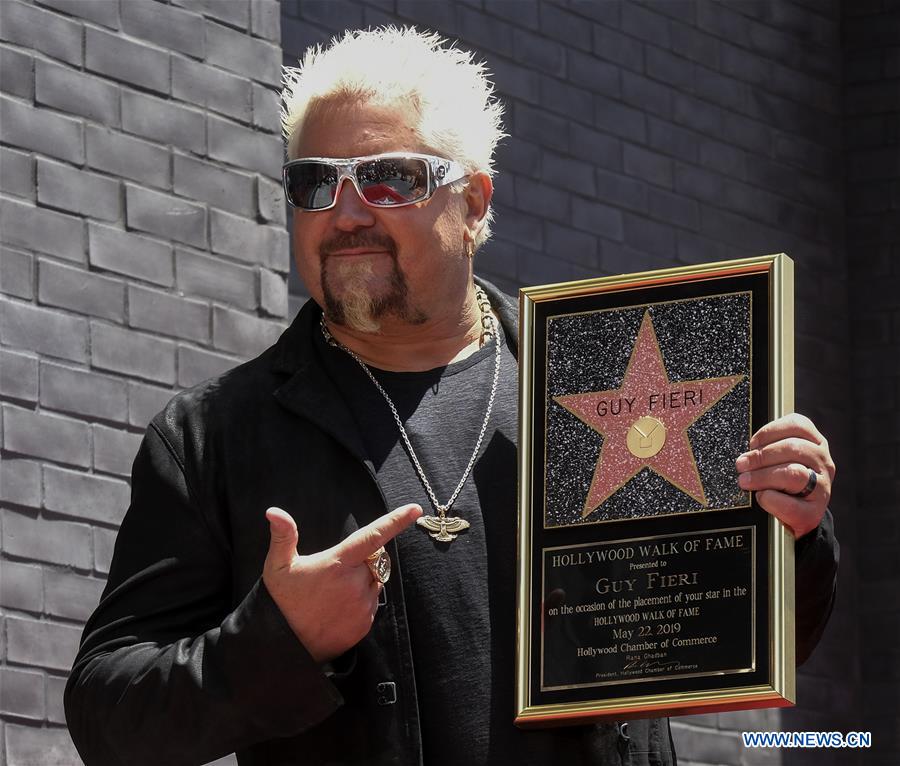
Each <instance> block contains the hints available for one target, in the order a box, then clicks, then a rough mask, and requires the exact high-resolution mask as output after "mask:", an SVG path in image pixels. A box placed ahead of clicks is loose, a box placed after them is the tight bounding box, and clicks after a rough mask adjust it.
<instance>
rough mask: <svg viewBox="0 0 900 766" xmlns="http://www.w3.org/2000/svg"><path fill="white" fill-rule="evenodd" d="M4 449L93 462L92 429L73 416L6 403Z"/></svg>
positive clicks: (79, 462)
mask: <svg viewBox="0 0 900 766" xmlns="http://www.w3.org/2000/svg"><path fill="white" fill-rule="evenodd" d="M3 430H4V434H3V448H4V449H6V450H8V451H10V452H17V453H19V454H22V455H30V456H33V457H40V458H45V459H47V460H55V461H57V462H60V463H69V464H72V465H81V466H85V467H87V466H88V465H90V431H89V429H88V426H87V424H85V423H80V422H79V421H77V420H72V419H71V418H64V417H59V416H57V415H46V414H43V413H37V412H32V411H31V410H25V409H21V408H19V407H10V406H8V405H4V406H3Z"/></svg>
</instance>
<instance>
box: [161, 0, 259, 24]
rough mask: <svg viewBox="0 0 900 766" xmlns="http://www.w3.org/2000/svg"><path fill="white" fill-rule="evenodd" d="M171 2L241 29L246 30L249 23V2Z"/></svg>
mask: <svg viewBox="0 0 900 766" xmlns="http://www.w3.org/2000/svg"><path fill="white" fill-rule="evenodd" d="M173 2H174V4H175V5H180V6H181V7H182V8H186V9H187V10H189V11H195V12H196V13H202V14H203V15H204V16H210V17H211V18H214V19H220V20H221V21H224V22H226V23H228V24H231V25H232V26H235V27H240V28H241V29H246V28H247V26H248V25H249V23H250V0H229V1H228V2H227V3H223V2H222V0H173Z"/></svg>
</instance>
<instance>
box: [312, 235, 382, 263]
mask: <svg viewBox="0 0 900 766" xmlns="http://www.w3.org/2000/svg"><path fill="white" fill-rule="evenodd" d="M356 247H370V248H372V249H374V250H387V251H388V252H389V253H390V254H391V255H394V256H396V254H397V244H396V243H395V242H394V240H393V239H391V238H390V237H389V236H387V235H386V234H377V233H376V232H368V231H367V232H349V231H343V232H340V233H338V234H335V235H334V236H333V237H331V238H330V239H326V240H325V241H324V242H322V244H321V245H320V246H319V256H320V257H321V258H323V259H324V258H325V257H327V256H329V255H331V254H332V253H336V252H337V251H338V250H350V249H351V248H356Z"/></svg>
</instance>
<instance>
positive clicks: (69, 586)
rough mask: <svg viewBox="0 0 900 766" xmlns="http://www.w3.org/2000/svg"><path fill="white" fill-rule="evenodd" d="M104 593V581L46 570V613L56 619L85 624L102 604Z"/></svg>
mask: <svg viewBox="0 0 900 766" xmlns="http://www.w3.org/2000/svg"><path fill="white" fill-rule="evenodd" d="M102 591H103V581H102V580H97V579H95V578H93V577H85V576H84V575H79V574H74V573H72V572H65V571H61V570H58V569H50V568H46V569H44V593H45V604H46V606H45V611H46V612H47V614H49V615H53V616H54V617H65V618H68V619H71V620H79V621H81V622H85V621H86V620H87V618H88V617H90V616H91V613H92V612H93V611H94V609H96V607H97V604H98V603H99V602H100V593H101V592H102Z"/></svg>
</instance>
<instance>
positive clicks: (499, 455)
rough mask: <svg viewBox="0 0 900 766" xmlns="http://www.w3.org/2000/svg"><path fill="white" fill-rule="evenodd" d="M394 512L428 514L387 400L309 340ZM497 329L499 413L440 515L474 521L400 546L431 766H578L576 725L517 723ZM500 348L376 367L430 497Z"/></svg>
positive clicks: (506, 448)
mask: <svg viewBox="0 0 900 766" xmlns="http://www.w3.org/2000/svg"><path fill="white" fill-rule="evenodd" d="M316 335H317V339H316V348H317V351H318V352H319V354H320V355H321V358H322V362H323V364H324V365H325V368H326V370H327V371H328V373H329V375H330V377H331V378H332V380H333V381H334V383H335V385H336V387H337V388H338V390H339V391H340V392H341V393H342V394H343V396H344V398H345V399H346V401H347V403H348V405H349V407H350V410H351V412H352V413H353V415H354V417H355V419H356V421H357V423H358V425H359V428H360V432H361V434H362V439H363V444H364V445H365V448H366V450H367V453H368V456H369V458H370V459H371V460H372V462H373V464H374V466H375V470H376V477H377V480H378V483H379V485H380V486H381V489H382V491H383V492H384V495H385V498H386V499H387V503H388V506H389V507H390V508H396V507H397V506H400V505H403V504H405V503H410V502H417V503H419V504H420V505H421V506H422V508H423V510H424V511H425V513H426V514H433V515H436V514H437V511H436V509H435V508H434V507H433V505H432V503H431V501H430V500H429V498H428V495H427V493H426V491H425V489H424V487H423V485H422V482H421V480H420V479H419V476H418V474H417V473H416V470H415V467H414V466H413V464H412V461H411V460H410V458H409V455H408V454H407V451H406V448H405V446H404V444H403V441H402V439H401V437H400V433H399V429H398V428H397V425H396V423H395V422H394V418H393V416H392V414H391V412H390V409H389V407H388V405H387V403H386V402H385V400H384V397H383V396H382V395H381V394H380V393H379V391H378V390H377V389H376V388H375V386H374V385H373V384H372V381H371V380H369V378H368V377H367V376H366V374H365V372H363V370H362V369H361V368H360V366H359V365H358V364H357V362H356V361H354V360H353V359H352V358H351V357H350V356H349V355H348V354H347V353H346V352H344V351H343V350H341V349H338V348H335V347H333V346H329V345H327V344H326V342H325V341H324V339H323V338H322V337H321V334H320V333H318V332H317V333H316ZM502 336H503V334H502V333H501V356H500V377H499V383H498V386H497V393H496V398H495V401H494V408H493V411H492V413H491V418H490V421H489V422H488V426H487V430H486V432H485V437H484V441H483V442H482V445H481V448H480V450H479V454H478V457H477V459H476V462H475V465H474V467H473V469H472V473H471V475H470V476H469V478H468V480H467V481H466V483H465V485H464V486H463V488H462V490H461V491H460V493H459V496H458V497H457V499H456V501H455V502H454V504H453V507H452V508H451V509H450V510H449V511H448V514H447V515H448V516H459V517H462V518H464V519H465V520H466V521H468V522H469V524H470V527H469V529H468V530H466V531H464V532H461V533H460V534H459V536H458V537H457V538H456V539H455V540H454V541H453V542H451V543H441V542H437V541H435V540H433V539H432V538H431V537H430V536H429V535H428V533H427V532H426V531H425V530H424V529H422V528H421V527H418V526H413V527H411V528H410V529H407V530H406V531H404V532H403V533H402V534H401V535H399V537H398V538H397V546H398V555H399V558H400V569H401V572H402V577H403V589H404V596H405V599H406V612H407V615H408V622H409V630H410V638H411V642H412V653H413V663H414V667H415V676H416V679H415V680H416V690H417V693H418V701H419V712H420V717H421V727H422V742H423V749H424V762H425V763H426V764H427V766H441V765H443V764H446V765H447V766H458V764H461V763H465V764H468V765H471V766H478V765H480V764H485V765H487V764H491V765H492V766H498V765H499V764H507V763H508V764H516V765H517V766H518V765H519V764H556V763H566V764H581V763H587V762H596V761H593V760H591V761H588V760H586V759H585V757H584V756H585V750H586V749H587V750H592V749H593V748H591V747H590V745H589V744H588V742H589V741H590V739H591V738H590V737H585V736H584V734H585V731H584V729H583V728H581V727H579V728H574V729H559V730H544V731H536V730H532V731H524V730H520V729H518V728H517V727H516V726H515V725H514V724H513V715H514V710H513V705H514V699H515V698H514V693H515V692H514V687H515V603H516V598H515V596H516V593H515V587H516V434H517V415H516V412H517V401H516V397H517V364H516V360H515V358H514V357H513V356H512V354H511V353H510V351H509V347H508V344H507V343H506V339H505V338H504V337H502ZM495 349H496V346H495V345H494V343H493V342H490V343H487V344H486V345H485V346H484V347H483V348H482V349H480V350H479V351H477V352H475V353H474V354H472V355H471V356H469V357H468V358H466V359H464V360H462V361H460V362H456V363H454V364H450V365H447V366H446V367H440V368H437V369H433V370H428V371H426V372H411V373H408V372H386V371H384V370H377V369H374V368H373V369H372V372H373V373H374V374H375V377H376V378H377V379H378V381H379V383H381V385H382V386H383V387H384V389H385V390H386V391H387V393H388V395H389V396H390V397H391V400H392V401H393V402H394V406H395V407H396V408H397V411H398V413H399V415H400V419H401V421H402V422H403V424H404V428H405V429H406V431H407V434H408V435H409V439H410V441H411V443H412V446H413V449H414V450H415V451H416V454H417V456H418V458H419V462H420V463H421V465H422V468H423V470H424V472H425V476H426V477H427V478H428V481H429V482H430V483H431V486H432V488H433V489H434V492H435V495H436V496H437V498H438V501H439V502H441V503H445V502H446V501H447V500H448V499H449V497H450V496H451V495H452V493H453V491H454V489H455V488H456V485H457V483H458V482H459V480H460V478H461V477H462V474H463V471H465V468H466V465H467V464H468V461H469V458H470V457H471V455H472V451H473V449H474V447H475V443H476V441H477V439H478V433H479V431H480V429H481V424H482V422H483V419H484V414H485V411H486V409H487V404H488V397H489V395H490V390H491V383H492V380H493V374H494V358H495V356H494V355H495Z"/></svg>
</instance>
